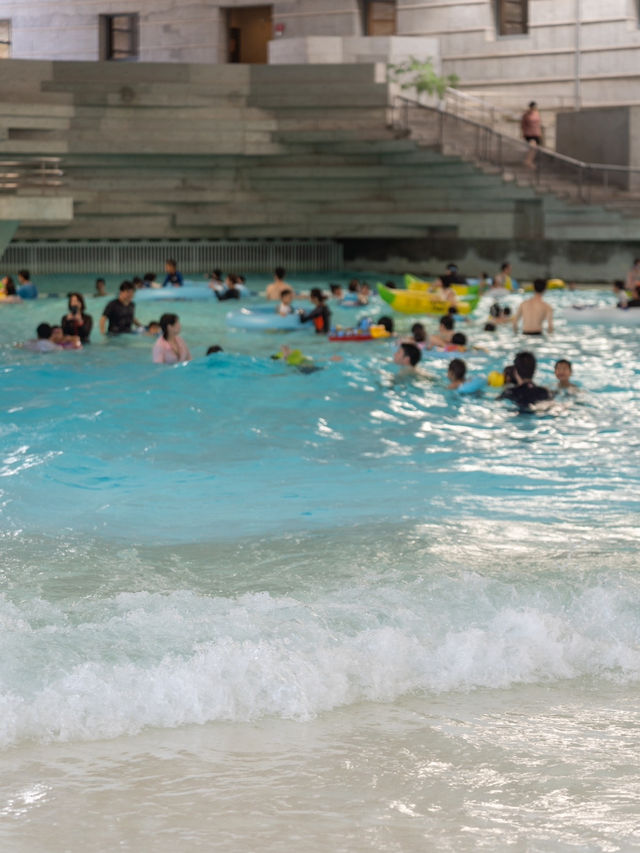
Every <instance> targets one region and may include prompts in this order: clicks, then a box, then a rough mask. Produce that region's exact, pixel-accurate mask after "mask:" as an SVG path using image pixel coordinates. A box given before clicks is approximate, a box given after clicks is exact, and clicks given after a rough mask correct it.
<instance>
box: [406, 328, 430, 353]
mask: <svg viewBox="0 0 640 853" xmlns="http://www.w3.org/2000/svg"><path fill="white" fill-rule="evenodd" d="M407 343H409V344H415V345H416V346H417V347H418V349H420V350H423V349H424V348H425V347H426V345H427V330H426V329H425V327H424V326H423V325H422V323H414V324H413V326H412V327H411V337H410V338H409V340H408V341H407Z"/></svg>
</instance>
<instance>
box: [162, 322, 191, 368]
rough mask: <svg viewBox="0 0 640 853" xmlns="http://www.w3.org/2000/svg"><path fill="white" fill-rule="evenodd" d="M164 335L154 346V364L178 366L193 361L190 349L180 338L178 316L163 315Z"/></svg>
mask: <svg viewBox="0 0 640 853" xmlns="http://www.w3.org/2000/svg"><path fill="white" fill-rule="evenodd" d="M160 328H161V329H162V334H161V335H160V337H159V338H158V340H157V341H156V342H155V344H154V345H153V361H154V364H178V362H180V361H191V353H190V352H189V347H188V346H187V345H186V344H185V342H184V341H183V340H182V338H181V337H180V331H181V329H180V319H179V317H178V315H177V314H163V315H162V317H160Z"/></svg>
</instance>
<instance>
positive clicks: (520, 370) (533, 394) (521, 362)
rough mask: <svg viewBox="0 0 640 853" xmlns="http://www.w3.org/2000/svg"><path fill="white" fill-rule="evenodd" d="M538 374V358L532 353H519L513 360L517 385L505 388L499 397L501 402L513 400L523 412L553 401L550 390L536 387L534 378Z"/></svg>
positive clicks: (539, 386)
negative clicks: (538, 404) (547, 401)
mask: <svg viewBox="0 0 640 853" xmlns="http://www.w3.org/2000/svg"><path fill="white" fill-rule="evenodd" d="M535 372H536V357H535V355H534V354H533V353H532V352H519V353H518V354H517V355H516V357H515V359H514V360H513V376H514V378H515V380H516V384H515V385H510V386H509V387H507V388H505V389H504V391H503V392H502V394H500V396H499V397H498V399H499V400H511V402H513V403H515V404H516V405H517V406H518V407H519V408H520V409H521V410H527V409H530V408H531V407H532V406H535V405H536V404H537V403H541V402H544V401H546V400H550V399H551V393H550V391H549V389H548V388H543V387H542V386H541V385H535V384H534V382H533V376H534V374H535Z"/></svg>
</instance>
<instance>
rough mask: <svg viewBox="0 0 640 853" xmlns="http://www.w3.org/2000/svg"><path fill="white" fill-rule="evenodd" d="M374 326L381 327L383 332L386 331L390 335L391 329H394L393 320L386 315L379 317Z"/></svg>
mask: <svg viewBox="0 0 640 853" xmlns="http://www.w3.org/2000/svg"><path fill="white" fill-rule="evenodd" d="M376 326H382V327H383V328H384V329H385V331H387V332H388V333H389V334H390V335H392V334H393V329H394V325H393V318H392V317H387V316H386V314H385V315H384V316H383V317H380V318H379V319H378V322H377V323H376Z"/></svg>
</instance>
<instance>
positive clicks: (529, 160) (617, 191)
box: [393, 96, 640, 204]
mask: <svg viewBox="0 0 640 853" xmlns="http://www.w3.org/2000/svg"><path fill="white" fill-rule="evenodd" d="M393 124H394V127H396V129H398V130H401V131H402V132H403V134H406V135H409V134H410V135H411V136H413V137H414V138H416V139H417V140H418V141H419V142H421V143H423V144H425V145H428V146H430V147H433V148H436V149H438V150H439V151H441V152H442V153H443V154H454V155H457V156H459V157H462V158H463V159H465V160H472V161H476V162H479V163H484V164H488V165H491V166H494V167H495V168H496V170H497V171H499V172H500V174H502V175H503V177H507V176H509V177H512V178H517V179H518V180H519V181H520V182H523V183H527V184H530V185H531V186H533V187H536V188H539V189H542V190H548V191H549V192H555V193H556V194H557V195H560V196H563V197H566V198H568V199H569V200H571V201H577V202H584V203H587V204H589V203H600V204H607V203H612V204H613V203H615V202H616V201H618V202H623V201H624V198H623V196H624V192H621V191H627V192H628V191H629V190H631V191H633V190H635V192H636V199H638V201H640V195H638V193H640V167H632V166H615V165H609V164H606V163H585V162H583V161H582V160H576V159H575V158H573V157H568V156H566V155H565V154H559V153H558V152H557V151H552V150H551V149H549V148H543V147H538V148H535V150H532V149H531V147H530V146H529V145H528V144H527V142H525V141H524V140H521V139H515V138H513V137H510V136H507V135H505V134H503V133H499V132H498V131H496V130H494V129H493V128H492V127H489V126H487V125H485V124H481V123H480V122H477V121H472V120H471V119H468V118H463V117H462V116H458V115H454V114H452V113H450V112H447V111H446V110H442V109H436V108H434V107H428V106H424V105H422V104H418V103H416V102H415V101H412V100H410V99H409V98H403V97H401V96H398V97H397V98H396V99H395V101H394V104H393Z"/></svg>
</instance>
